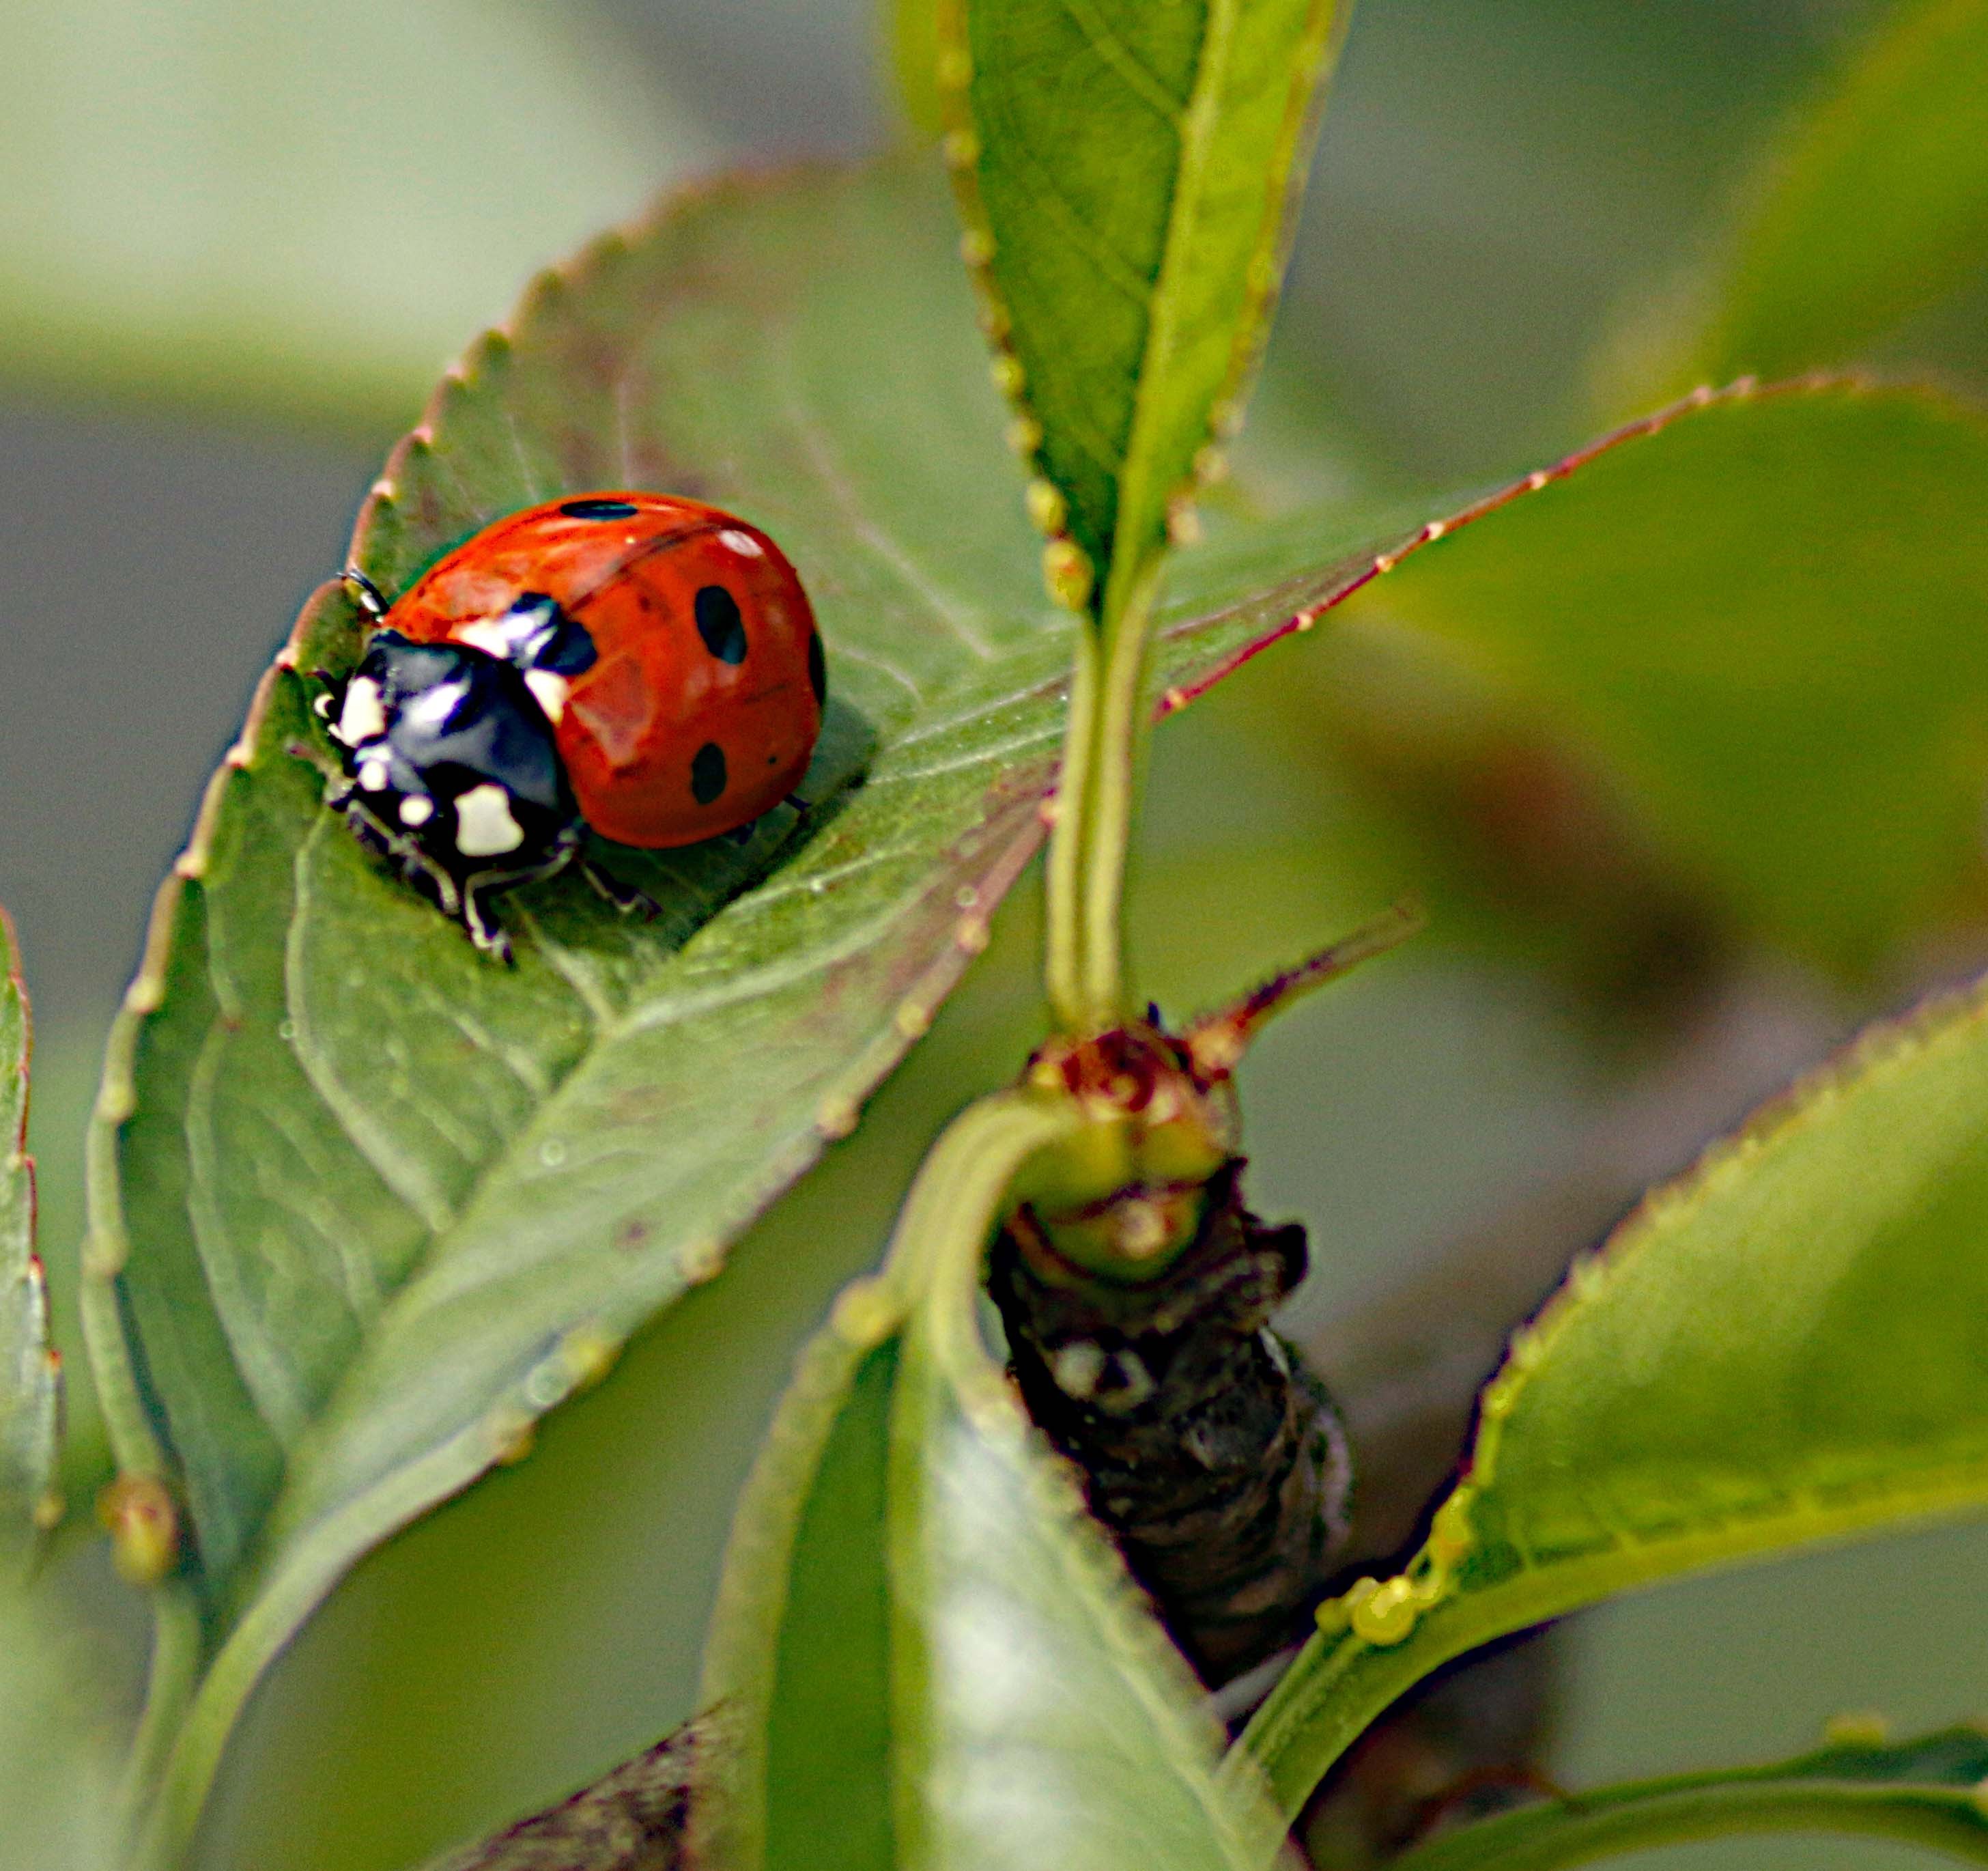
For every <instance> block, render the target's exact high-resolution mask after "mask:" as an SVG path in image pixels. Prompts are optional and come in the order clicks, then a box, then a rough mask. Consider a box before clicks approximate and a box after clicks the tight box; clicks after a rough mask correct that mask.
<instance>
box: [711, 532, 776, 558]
mask: <svg viewBox="0 0 1988 1871" xmlns="http://www.w3.org/2000/svg"><path fill="white" fill-rule="evenodd" d="M718 544H719V545H721V546H730V547H731V548H732V550H733V551H734V552H735V553H738V554H739V557H741V558H742V559H756V558H758V557H759V555H760V554H761V553H762V552H763V551H764V550H766V548H765V547H764V546H762V545H761V544H760V543H759V541H758V540H756V539H755V538H753V536H752V534H751V533H741V532H740V531H739V529H738V528H737V527H736V526H727V527H726V528H725V530H724V531H723V532H722V533H720V534H718Z"/></svg>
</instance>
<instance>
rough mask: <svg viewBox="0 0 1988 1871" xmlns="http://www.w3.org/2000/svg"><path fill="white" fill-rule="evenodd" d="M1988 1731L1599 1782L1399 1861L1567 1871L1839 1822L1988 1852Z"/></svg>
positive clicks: (1436, 1870)
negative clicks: (1680, 1846) (1987, 1787)
mask: <svg viewBox="0 0 1988 1871" xmlns="http://www.w3.org/2000/svg"><path fill="white" fill-rule="evenodd" d="M1984 1780H1988V1735H1984V1734H1983V1733H1982V1731H1980V1729H1979V1728H1947V1729H1943V1730H1942V1731H1940V1732H1939V1733H1938V1734H1928V1735H1922V1736H1921V1737H1919V1739H1918V1740H1916V1741H1898V1742H1892V1743H1875V1744H1874V1743H1867V1742H1844V1743H1839V1744H1836V1745H1834V1746H1831V1747H1827V1748H1819V1749H1817V1751H1815V1752H1814V1754H1804V1755H1802V1756H1801V1757H1800V1758H1799V1759H1797V1760H1793V1761H1783V1762H1781V1763H1780V1764H1778V1765H1777V1766H1773V1767H1742V1768H1727V1769H1726V1770H1725V1771H1723V1772H1718V1773H1703V1774H1679V1775H1673V1776H1672V1777H1671V1778H1668V1779H1663V1780H1645V1781H1632V1782H1631V1783H1630V1784H1628V1785H1623V1786H1614V1787H1597V1788H1594V1789H1592V1790H1591V1791H1586V1792H1583V1793H1580V1794H1577V1795H1568V1796H1567V1797H1566V1798H1560V1799H1554V1800H1549V1801H1547V1802H1544V1803H1543V1804H1541V1805H1533V1806H1527V1807H1525V1808H1523V1809H1521V1810H1520V1811H1519V1812H1508V1813H1501V1814H1499V1815H1497V1816H1496V1818H1493V1819H1485V1820H1482V1821H1480V1822H1479V1823H1477V1824H1476V1825H1467V1826H1465V1827H1464V1828H1463V1829H1462V1830H1460V1831H1458V1832H1451V1833H1449V1834H1448V1835H1445V1836H1444V1837H1442V1838H1440V1839H1436V1840H1435V1841H1434V1842H1432V1843H1431V1844H1428V1845H1425V1846H1422V1847H1420V1848H1419V1849H1417V1850H1415V1851H1412V1852H1405V1853H1404V1854H1403V1855H1402V1856H1401V1857H1399V1858H1398V1859H1395V1866H1396V1867H1397V1871H1478V1867H1479V1866H1483V1867H1486V1871H1560V1867H1561V1866H1566V1865H1579V1864H1587V1863H1591V1862H1593V1861H1594V1859H1598V1858H1604V1857H1612V1856H1615V1855H1616V1854H1618V1853H1619V1852H1633V1851H1641V1850H1644V1849H1647V1848H1648V1847H1649V1846H1657V1845H1670V1844H1676V1843H1681V1842H1684V1841H1685V1840H1688V1839H1716V1838H1723V1837H1729V1836H1730V1835H1733V1834H1734V1833H1737V1832H1749V1833H1753V1832H1848V1833H1855V1834H1860V1835H1866V1836H1869V1837H1873V1838H1881V1839H1896V1840H1897V1841H1898V1842H1900V1843H1902V1844H1911V1845H1917V1846H1923V1847H1924V1848H1925V1849H1927V1850H1929V1851H1933V1852H1943V1853H1944V1854H1946V1856H1949V1857H1952V1858H1961V1859H1973V1860H1974V1861H1975V1862H1976V1863H1981V1862H1984V1861H1988V1809H1985V1808H1984V1807H1983V1801H1982V1796H1981V1788H1982V1785H1983V1781H1984Z"/></svg>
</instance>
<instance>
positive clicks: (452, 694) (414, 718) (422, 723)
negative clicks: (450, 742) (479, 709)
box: [382, 682, 469, 728]
mask: <svg viewBox="0 0 1988 1871" xmlns="http://www.w3.org/2000/svg"><path fill="white" fill-rule="evenodd" d="M468 693H469V685H468V683H467V682H438V683H436V684H435V685H434V688H432V689H424V690H423V691H422V692H421V694H419V695H417V696H415V697H414V700H413V701H411V702H409V703H408V704H407V706H406V707H405V708H404V709H402V710H401V713H402V714H404V715H405V716H407V719H408V720H410V721H411V722H414V724H415V725H416V726H418V727H424V728H439V727H442V726H445V725H446V724H447V722H448V718H449V716H451V715H452V714H454V713H455V708H456V704H457V703H458V702H460V701H461V700H462V699H463V697H464V696H465V695H468ZM382 725H383V726H384V721H383V723H382Z"/></svg>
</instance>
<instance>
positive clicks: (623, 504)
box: [560, 500, 635, 519]
mask: <svg viewBox="0 0 1988 1871" xmlns="http://www.w3.org/2000/svg"><path fill="white" fill-rule="evenodd" d="M560 512H561V513H563V514H564V515H565V516H566V518H567V519H634V516H635V507H634V502H632V501H628V500H569V501H567V502H565V503H564V504H563V506H561V507H560Z"/></svg>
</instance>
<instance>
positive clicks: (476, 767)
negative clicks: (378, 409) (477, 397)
mask: <svg viewBox="0 0 1988 1871" xmlns="http://www.w3.org/2000/svg"><path fill="white" fill-rule="evenodd" d="M345 580H346V582H347V584H348V585H350V587H352V589H353V592H354V594H355V595H356V596H357V599H358V601H359V604H360V608H361V610H362V611H363V612H364V613H365V614H366V617H367V621H368V623H369V624H370V626H371V627H372V634H371V635H370V638H368V640H367V645H366V648H365V653H364V655H363V656H362V657H361V658H360V662H359V666H358V667H357V668H356V669H354V670H353V672H352V674H351V675H350V676H349V677H347V678H345V679H343V681H336V680H333V679H331V678H326V684H327V685H326V691H325V692H324V693H323V694H322V695H320V696H319V697H318V699H317V702H316V708H317V711H318V712H319V714H320V716H321V717H322V718H323V720H324V721H325V722H326V726H327V728H328V729H329V732H330V735H331V737H332V739H333V740H334V741H335V742H336V743H337V746H338V751H339V759H340V764H341V766H343V778H342V780H341V782H340V784H339V786H338V787H336V790H334V792H333V795H332V798H331V804H333V806H334V807H336V808H338V809H339V810H342V811H343V813H344V814H345V816H346V819H347V823H348V824H350V827H351V828H352V830H353V833H354V834H356V835H357V837H358V838H359V840H360V843H361V844H364V845H365V846H366V847H367V848H368V849H369V850H371V851H374V852H375V853H377V854H380V855H382V856H384V857H387V858H391V859H393V860H394V861H396V862H397V863H398V864H399V865H400V867H401V870H402V871H403V873H404V875H406V876H407V878H408V880H409V881H411V883H413V884H414V886H415V887H416V888H418V889H419V890H420V891H421V892H422V894H423V895H425V896H427V897H428V898H430V900H431V901H432V902H434V904H435V905H436V906H437V907H438V908H440V909H441V911H442V912H443V913H444V914H445V915H448V916H450V917H452V918H453V919H455V921H457V922H460V923H461V924H462V926H463V927H464V929H465V930H467V931H468V934H469V936H470V939H471V940H472V941H473V942H475V944H476V946H477V947H478V948H479V949H482V950H483V951H484V952H485V953H487V954H490V955H493V956H496V957H498V958H499V959H508V958H509V953H510V946H509V942H507V940H506V939H505V935H504V932H503V931H502V929H501V928H500V927H499V926H498V925H497V923H496V922H495V919H494V918H493V915H492V911H491V908H490V905H489V898H491V897H492V895H495V893H497V892H501V891H503V890H505V889H508V888H511V887H512V885H517V884H522V883H526V882H529V881H531V880H532V879H534V878H542V877H549V876H550V875H553V872H555V871H559V870H561V869H563V868H564V867H565V866H566V865H567V864H570V863H573V861H575V860H576V859H577V860H579V861H580V865H581V868H582V869H583V871H584V873H585V875H587V878H588V880H589V881H590V882H591V883H592V884H593V886H594V887H595V888H597V890H599V891H600V892H601V893H602V894H603V895H605V896H606V897H607V898H609V900H610V902H614V903H615V904H617V905H618V906H619V907H620V908H624V909H635V908H644V907H645V906H646V907H648V908H651V909H652V908H654V905H650V904H649V903H648V900H647V898H645V897H643V896H642V895H641V894H640V893H639V892H635V891H633V890H631V889H629V888H627V886H626V885H623V884H621V883H620V882H618V881H617V880H615V879H614V878H611V877H610V876H609V875H607V873H606V872H605V871H602V870H600V868H598V867H597V866H596V865H594V864H592V863H591V862H590V861H588V860H587V858H586V857H585V855H584V851H583V846H584V844H585V837H586V833H587V831H589V830H591V831H594V832H595V833H597V834H599V835H600V837H603V838H606V839H609V840H611V841H614V843H616V844H628V845H635V846H638V847H641V848H644V849H647V850H651V851H654V850H664V849H668V848H671V847H673V846H676V845H682V844H698V843H701V842H702V841H704V840H705V839H707V838H712V837H718V836H719V835H721V834H725V833H728V832H729V833H732V834H735V835H737V834H739V833H740V831H742V828H743V827H749V826H750V824H752V821H753V820H756V819H757V818H758V817H759V816H760V815H761V814H762V813H765V812H766V811H768V810H771V808H772V807H774V806H776V805H778V804H780V802H781V801H782V800H786V799H788V798H789V797H791V795H792V793H793V789H794V787H795V786H796V784H798V783H799V782H800V777H801V776H802V774H803V773H804V772H806V769H807V764H808V760H809V756H810V755H811V754H812V753H813V750H814V743H815V739H816V736H817V735H818V734H819V733H820V729H821V712H822V704H823V701H824V699H826V696H827V665H826V664H825V661H824V660H823V653H822V645H821V636H820V632H819V631H817V630H816V628H815V623H814V616H813V612H812V611H810V608H809V606H808V601H807V598H806V595H805V594H803V591H802V590H801V586H800V580H799V579H798V578H797V577H796V576H795V575H794V569H793V567H792V566H791V565H789V563H787V560H786V557H785V556H784V555H783V553H781V551H780V550H779V547H778V546H776V545H775V544H774V543H773V541H772V540H769V538H768V537H767V536H766V534H765V533H762V532H761V531H760V530H759V529H758V528H757V527H756V526H750V525H749V524H747V523H746V522H745V521H744V520H742V519H737V518H735V517H734V516H732V515H731V514H729V513H723V512H721V511H720V510H719V509H718V508H716V507H712V506H703V505H702V504H701V503H700V502H697V501H695V500H681V499H675V498H674V497H673V496H668V495H664V494H647V493H629V492H610V493H596V494H585V495H580V496H575V497H573V498H572V499H566V500H556V501H549V502H546V504H545V505H543V506H535V507H529V508H527V509H526V510H525V511H524V512H522V513H513V514H511V515H510V516H508V517H507V518H505V519H500V520H498V521H497V522H495V523H494V524H493V525H491V526H487V527H485V529H483V531H482V532H481V533H477V534H476V535H475V536H474V537H473V538H472V539H470V540H468V541H466V542H465V543H464V544H462V545H461V546H458V547H456V549H455V550H454V551H453V552H451V553H448V555H447V556H446V557H444V558H442V559H441V560H438V562H437V563H435V564H434V566H432V567H430V569H429V570H428V571H427V572H425V573H423V574H422V576H421V578H420V579H418V580H417V581H416V582H415V583H414V584H413V585H412V586H411V587H409V589H408V590H407V591H405V592H404V593H403V594H401V597H398V598H397V599H396V600H395V601H394V602H393V603H392V604H388V603H387V601H386V600H385V598H384V597H383V596H382V595H381V594H380V591H379V590H377V587H375V586H374V584H372V582H371V581H370V580H369V579H367V577H366V576H365V575H364V573H361V572H360V571H359V570H357V569H356V568H355V569H353V570H348V571H347V573H346V574H345ZM746 835H749V834H746Z"/></svg>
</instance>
